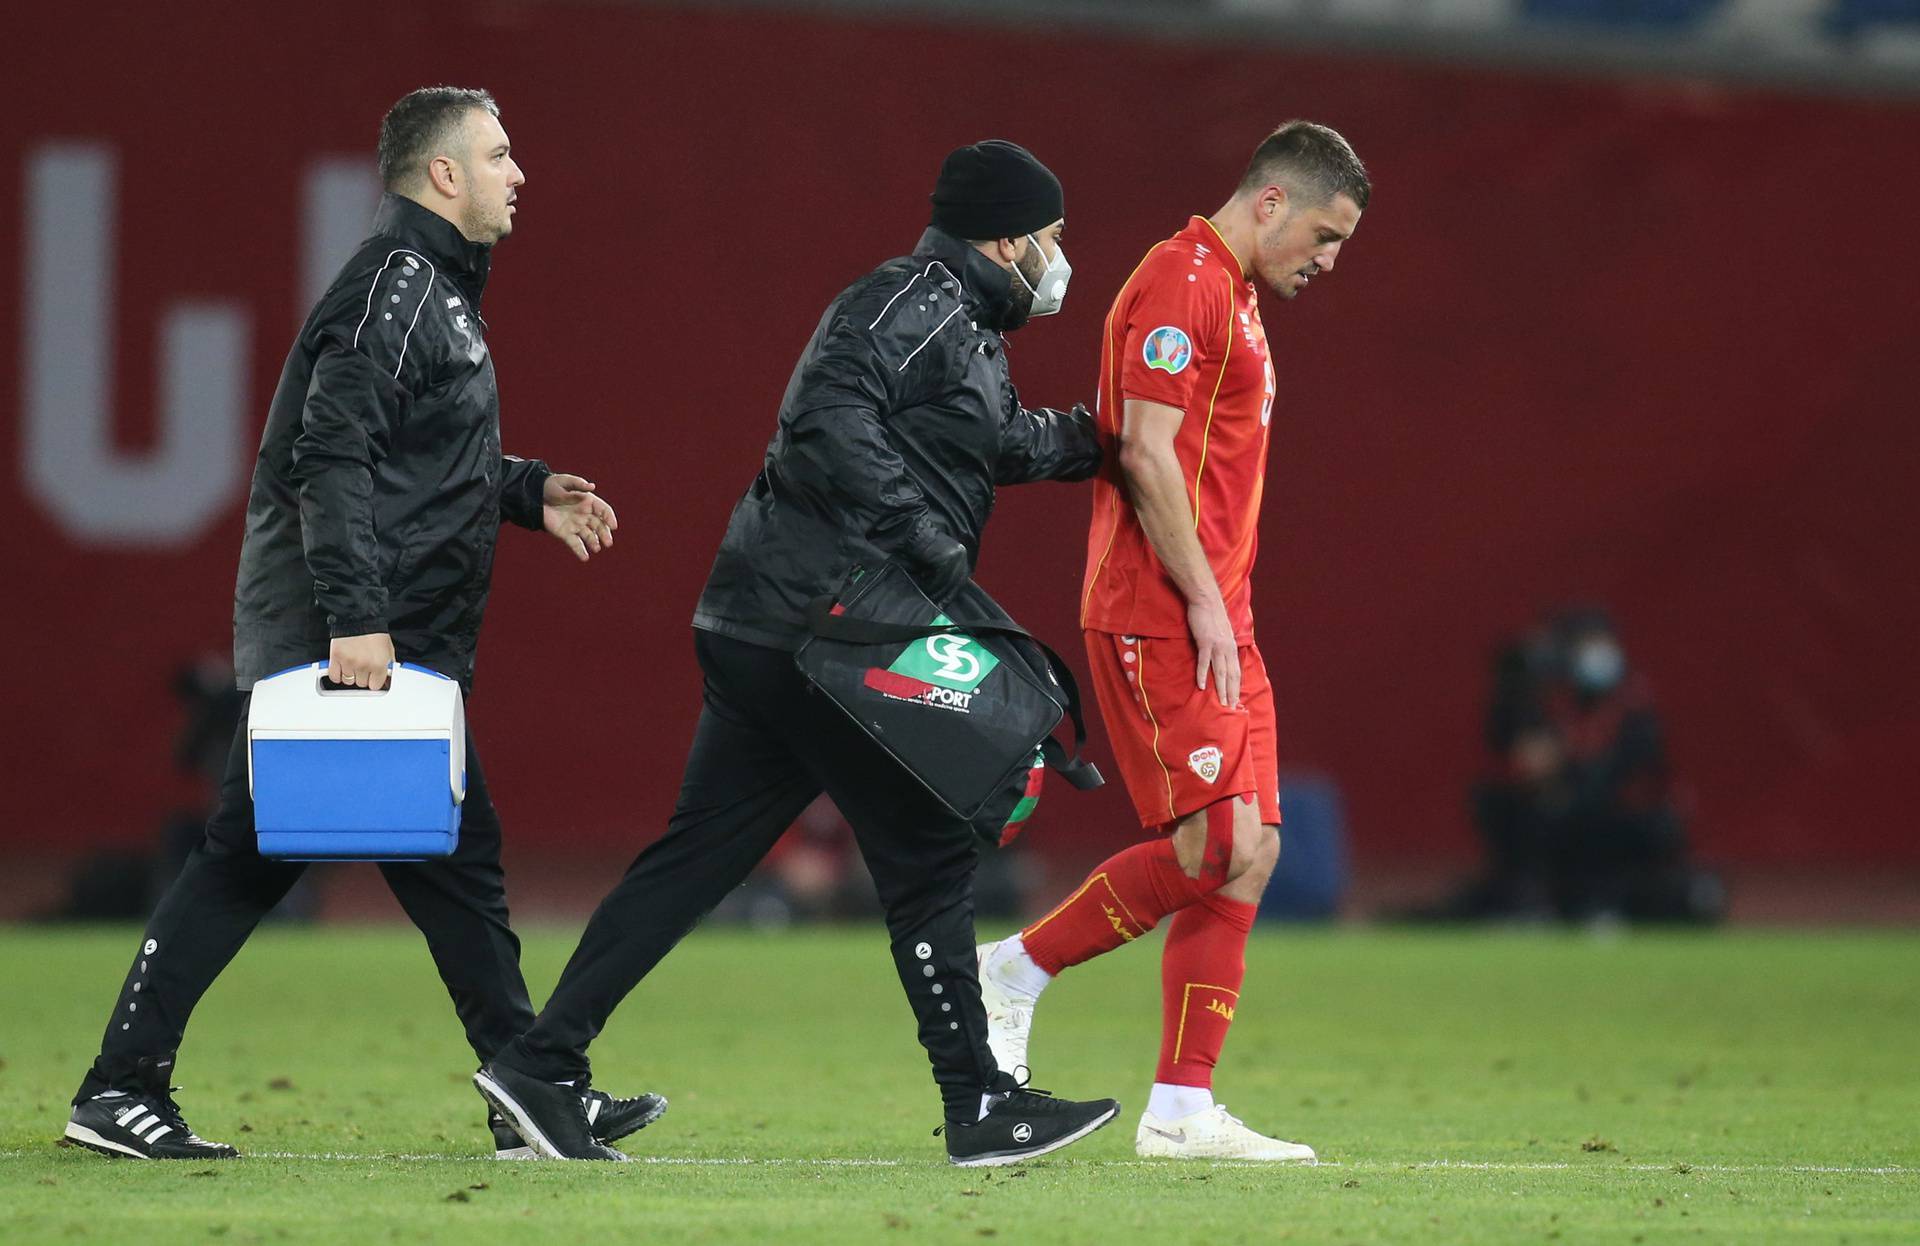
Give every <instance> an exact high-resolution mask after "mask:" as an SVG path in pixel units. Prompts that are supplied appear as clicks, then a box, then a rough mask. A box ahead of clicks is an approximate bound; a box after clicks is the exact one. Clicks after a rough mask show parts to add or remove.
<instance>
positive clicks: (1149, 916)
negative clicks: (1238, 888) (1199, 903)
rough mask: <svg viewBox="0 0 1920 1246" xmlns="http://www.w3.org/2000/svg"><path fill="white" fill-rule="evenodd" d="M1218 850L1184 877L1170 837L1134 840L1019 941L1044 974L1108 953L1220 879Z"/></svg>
mask: <svg viewBox="0 0 1920 1246" xmlns="http://www.w3.org/2000/svg"><path fill="white" fill-rule="evenodd" d="M1224 855H1225V854H1222V853H1217V852H1209V853H1207V854H1206V863H1205V864H1204V865H1203V866H1202V867H1201V870H1200V877H1198V878H1188V877H1187V875H1186V873H1185V871H1183V870H1182V869H1181V868H1180V862H1179V860H1178V859H1177V858H1176V857H1175V856H1174V851H1173V839H1172V837H1171V836H1169V837H1165V838H1162V839H1156V840H1152V841H1150V842H1148V843H1144V844H1135V845H1134V846H1133V847H1131V848H1128V849H1126V850H1125V851H1124V852H1118V853H1115V854H1114V855H1113V856H1111V857H1108V858H1107V859H1106V860H1105V861H1102V862H1101V863H1100V864H1099V865H1097V866H1095V867H1094V870H1093V873H1092V874H1089V875H1088V876H1087V881H1086V882H1084V883H1082V884H1080V889H1079V890H1078V891H1075V892H1074V893H1073V894H1072V895H1070V896H1068V897H1067V898H1066V899H1065V900H1064V901H1062V902H1061V904H1060V906H1059V907H1058V908H1056V909H1054V910H1053V912H1051V913H1048V914H1047V915H1046V916H1045V917H1042V918H1041V919H1040V920H1039V921H1037V922H1035V923H1033V925H1031V926H1028V927H1027V928H1026V929H1025V930H1022V931H1021V932H1020V941H1021V942H1022V943H1024V944H1025V945H1026V948H1027V955H1028V956H1031V957H1032V958H1033V963H1034V964H1036V965H1038V966H1040V968H1042V969H1044V970H1046V971H1047V972H1048V973H1059V972H1060V971H1061V970H1062V969H1065V968H1066V967H1067V966H1069V965H1078V964H1079V963H1080V962H1082V961H1088V960H1092V959H1093V958H1094V957H1096V956H1098V955H1100V954H1101V953H1102V952H1111V951H1112V950H1113V949H1114V948H1117V947H1119V946H1120V945H1121V944H1122V943H1131V942H1133V941H1134V940H1135V939H1138V938H1139V937H1140V936H1141V935H1143V934H1145V933H1147V931H1149V930H1152V929H1153V928H1154V927H1155V926H1156V925H1158V924H1159V923H1160V919H1161V918H1163V917H1165V916H1166V915H1167V914H1168V913H1171V912H1173V911H1174V910H1176V909H1183V908H1185V907H1186V906H1187V905H1190V904H1192V903H1193V902H1194V901H1195V900H1198V899H1200V898H1201V897H1202V896H1205V895H1208V894H1209V893H1211V892H1213V891H1215V890H1217V889H1218V888H1219V887H1220V885H1221V884H1222V883H1223V882H1225V881H1226V866H1227V863H1226V860H1225V859H1224ZM1216 858H1218V859H1216Z"/></svg>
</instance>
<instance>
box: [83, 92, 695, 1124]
mask: <svg viewBox="0 0 1920 1246" xmlns="http://www.w3.org/2000/svg"><path fill="white" fill-rule="evenodd" d="M380 173H381V180H382V181H383V182H384V183H385V185H386V190H387V193H386V194H385V195H384V196H382V198H381V200H380V207H379V210H378V212H377V213H376V214H375V216H374V219H373V236H372V237H370V238H368V239H367V240H366V241H365V242H364V243H362V244H361V245H360V249H359V251H358V252H357V253H356V254H355V255H354V257H353V258H352V259H350V260H348V261H347V264H346V266H345V267H344V268H342V269H341V270H340V272H339V274H338V275H337V276H336V277H335V278H334V280H333V282H332V284H331V285H330V286H329V287H328V289H327V292H326V294H325V295H323V296H322V297H321V299H320V302H319V303H318V305H316V306H315V307H314V309H313V311H312V312H311V313H310V314H309V315H308V317H307V321H306V324H305V325H304V326H302V328H301V330H300V336H299V338H298V340H297V341H295V342H294V345H293V349H292V350H291V351H290V352H288V355H287V362H286V367H285V369H284V370H283V371H282V373H281V376H280V384H279V386H278V388H277V389H276V390H275V391H274V395H273V403H272V406H271V407H270V409H269V411H268V414H267V425H266V429H265V431H264V433H263V434H262V436H261V441H260V454H259V458H258V461H257V462H256V463H255V465H254V472H253V486H252V490H251V493H250V494H249V496H248V499H247V523H246V536H245V538H244V540H243V542H242V544H241V547H240V572H239V577H238V582H237V585H236V587H235V589H234V605H233V648H234V668H235V672H236V674H237V676H238V678H239V684H240V687H241V688H243V689H251V688H252V687H253V685H254V682H255V681H257V680H260V679H265V678H266V677H268V676H269V675H273V674H275V673H276V672H279V671H283V670H285V669H287V668H288V667H292V666H299V665H303V664H305V663H309V662H318V661H320V660H321V659H325V660H326V662H327V674H328V676H329V677H330V678H331V679H333V680H334V681H336V682H338V683H343V684H351V685H354V686H357V687H362V688H367V689H371V690H374V691H378V690H379V689H381V688H382V687H384V686H385V683H386V680H387V667H388V663H390V662H392V661H394V660H395V659H396V656H397V657H398V658H399V659H401V660H404V661H408V662H414V663H418V664H419V665H422V666H427V667H430V668H432V669H434V670H436V671H439V672H440V673H441V674H443V675H447V676H450V677H452V678H454V679H458V680H459V681H460V682H461V684H462V686H463V687H465V688H467V689H468V690H471V688H472V684H473V664H474V648H475V644H476V642H477V640H478V638H479V632H480V619H481V614H482V612H483V611H484V610H485V609H486V603H487V590H488V585H489V582H490V579H491V574H492V568H493V551H494V542H495V538H496V537H497V535H498V533H499V529H500V523H501V521H502V520H508V521H511V522H513V523H515V524H518V525H520V526H521V527H524V528H531V529H533V530H534V531H536V532H538V531H540V530H542V529H544V530H545V531H547V532H548V533H550V534H552V535H553V536H554V537H556V538H558V539H559V540H560V541H562V542H563V543H564V544H565V545H566V546H567V547H568V548H569V549H570V550H571V551H572V552H573V554H574V556H575V557H577V558H580V559H582V560H585V559H586V558H588V557H590V556H591V555H592V554H595V553H598V552H600V551H601V550H602V549H604V548H606V547H607V546H609V545H610V544H612V541H613V529H614V526H615V519H614V514H613V509H612V508H611V507H610V506H608V505H607V504H606V503H605V502H604V501H602V500H601V499H600V498H599V497H598V496H596V495H595V494H594V492H593V488H594V486H593V485H592V483H590V482H589V481H586V480H583V479H581V478H580V477H578V476H567V475H556V474H554V473H553V472H551V471H550V470H549V469H548V468H547V465H546V464H545V463H541V462H538V461H533V460H523V459H518V458H514V457H512V456H511V455H506V454H503V453H502V452H501V449H500V396H499V392H498V391H497V390H496V389H495V387H494V376H493V360H492V358H491V356H490V355H489V354H488V351H487V343H486V338H485V331H486V322H485V321H483V320H482V319H481V318H480V298H481V294H482V292H483V290H484V289H485V286H486V281H487V270H488V265H489V263H490V260H491V256H492V250H493V244H494V243H495V242H497V241H499V240H500V239H502V238H504V237H506V236H507V234H509V233H510V232H512V229H513V216H514V212H515V210H516V209H515V207H514V199H515V198H516V195H517V191H518V188H519V187H520V185H521V184H522V183H523V182H524V181H525V178H524V177H523V176H522V174H521V172H520V168H519V166H518V165H517V164H515V163H514V160H513V156H512V154H511V151H510V149H509V147H508V144H507V135H506V131H505V130H503V129H502V128H501V126H500V120H499V112H498V109H497V108H496V106H495V105H494V102H493V98H492V97H491V96H490V95H488V94H487V93H486V92H484V91H469V90H461V89H459V88H455V87H428V88H425V89H422V90H419V91H415V92H413V93H411V94H410V95H408V96H406V97H405V98H403V99H402V100H400V102H399V103H397V104H395V105H394V106H393V108H392V109H391V110H390V111H389V112H388V113H387V115H386V117H385V119H384V120H383V121H382V122H381V125H380ZM466 759H467V791H466V799H465V801H464V803H463V805H462V809H461V822H460V842H459V846H458V848H457V849H456V850H455V851H454V853H453V855H452V856H450V857H447V858H445V859H441V860H434V861H420V862H388V863H383V864H382V866H381V871H382V873H383V874H385V876H386V880H387V884H388V886H389V887H391V888H392V890H393V894H394V896H395V898H396V899H398V900H399V901H400V905H401V907H402V908H404V909H405V910H406V913H407V916H408V917H409V918H411V919H412V920H413V923H414V925H416V926H418V927H419V928H420V932H421V934H423V935H424V936H426V940H427V946H428V948H429V949H430V950H431V951H432V953H433V959H434V964H435V965H436V966H437V967H438V969H439V971H440V977H441V980H442V981H444V982H445V983H446V987H447V993H448V994H449V995H450V996H451V997H452V1000H453V1004H454V1008H455V1011H456V1012H458V1013H459V1016H460V1021H461V1024H462V1025H463V1026H464V1027H465V1028H466V1034H467V1041H468V1043H469V1045H470V1046H472V1048H473V1051H474V1054H475V1056H476V1057H478V1058H479V1059H480V1060H483V1061H484V1060H487V1059H489V1058H491V1057H492V1056H493V1055H494V1053H495V1052H497V1051H498V1050H499V1049H500V1047H501V1045H502V1044H503V1043H505V1042H506V1041H507V1040H508V1039H510V1038H512V1037H513V1036H514V1035H515V1034H517V1033H519V1032H520V1031H521V1030H524V1029H525V1028H526V1027H527V1026H528V1025H529V1024H530V1023H531V1022H532V1020H533V1008H532V1005H531V1003H530V1001H529V1000H528V998H527V987H526V983H525V982H524V981H523V980H522V978H521V975H520V941H519V939H518V938H517V937H516V936H515V935H514V933H513V931H512V929H511V928H510V927H509V926H508V924H507V899H506V881H505V877H504V875H503V874H502V873H501V869H500V819H499V816H498V815H497V814H496V813H495V812H494V807H493V802H492V800H491V799H490V798H489V796H488V794H487V784H486V778H485V776H484V775H483V773H482V771H481V768H480V759H479V756H478V754H477V753H476V752H475V751H474V746H473V740H472V735H471V733H469V735H468V738H467V744H466ZM305 868H306V866H305V865H304V864H302V863H300V862H295V861H279V860H269V859H267V858H264V857H262V856H261V855H260V853H259V851H258V845H257V842H256V839H255V835H254V823H253V800H252V796H251V788H250V785H249V780H248V759H247V719H246V714H245V712H244V711H243V712H242V714H241V719H240V727H239V730H238V731H237V733H236V734H235V737H234V742H233V747H232V751H231V752H230V753H229V755H228V762H227V772H226V776H225V778H224V779H223V780H222V782H221V785H220V807H219V809H218V810H217V811H216V812H215V813H214V815H213V817H212V819H211V820H210V821H209V822H208V824H207V832H206V839H205V840H204V842H202V843H201V845H200V846H199V847H198V848H196V849H194V851H193V853H192V855H191V856H189V857H188V858H187V862H186V864H185V866H183V867H182V868H181V871H180V875H179V877H178V878H177V879H176V880H175V881H174V883H173V885H172V886H171V887H169V888H168V889H167V893H166V895H165V896H163V897H162V898H161V900H160V904H159V906H158V907H157V908H156V909H155V911H154V915H153V918H152V920H151V921H150V922H149V923H148V925H147V929H146V932H145V934H144V935H143V936H142V941H141V945H140V949H139V952H138V954H137V955H136V956H135V957H134V960H133V967H132V968H131V969H130V970H129V971H128V973H127V977H126V981H125V982H124V983H123V985H122V986H121V990H120V995H119V998H118V999H117V1001H116V1002H115V1004H114V1009H113V1015H112V1017H111V1018H110V1019H109V1021H108V1023H107V1030H106V1035H105V1037H104V1038H103V1039H102V1040H101V1048H100V1055H99V1057H98V1058H97V1059H96V1060H95V1061H94V1064H93V1067H92V1068H91V1069H90V1070H88V1073H87V1077H86V1080H85V1082H84V1083H83V1084H82V1085H81V1087H80V1091H79V1093H78V1094H77V1095H75V1097H74V1108H73V1113H72V1116H71V1117H70V1118H69V1120H68V1122H67V1128H66V1136H67V1137H68V1138H69V1139H70V1140H72V1141H73V1142H75V1143H78V1144H79V1145H81V1146H84V1147H88V1148H89V1149H92V1150H95V1151H100V1152H103V1153H105V1154H108V1155H119V1156H127V1157H131V1158H138V1159H225V1158H229V1157H231V1156H233V1155H234V1154H235V1151H234V1149H233V1148H232V1147H230V1146H227V1145H225V1144H223V1143H218V1142H208V1141H206V1140H205V1139H202V1138H200V1137H198V1136H197V1135H196V1134H194V1132H193V1131H192V1130H191V1129H189V1128H188V1127H187V1124H186V1122H185V1121H184V1120H183V1119H182V1118H181V1115H180V1109H179V1107H178V1106H177V1105H176V1104H175V1103H174V1101H173V1096H172V1087H170V1086H169V1084H168V1079H169V1076H170V1074H171V1073H172V1070H173V1062H174V1053H175V1050H176V1049H177V1048H178V1047H179V1045H180V1040H181V1037H182V1035H183V1034H184V1032H185V1030H186V1026H187V1019H188V1017H189V1016H190V1015H191V1013H192V1012H193V1008H194V1005H195V1004H196V1003H198V1002H199V1000H200V997H201V995H202V994H204V993H205V992H206V990H207V988H208V987H209V986H211V985H212V984H213V980H214V979H215V978H216V977H218V976H219V974H220V971H221V970H223V969H225V968H226V966H227V964H228V962H229V961H231V960H232V959H233V957H234V955H235V954H236V953H237V952H238V951H239V950H240V947H241V945H242V944H243V943H245V942H246V939H247V936H248V935H250V934H251V933H252V932H253V928H254V926H255V925H256V924H258V922H259V921H260V919H261V918H262V917H264V916H265V915H266V913H267V911H268V910H270V909H271V908H273V906H274V905H275V904H277V903H279V901H280V898H281V897H282V896H284V895H285V894H286V893H287V890H288V888H290V887H292V886H293V884H294V882H295V881H296V880H297V879H298V878H299V877H300V875H301V873H302V872H303V871H304V870H305ZM665 1107H666V1103H665V1101H664V1100H662V1099H660V1098H659V1097H658V1096H656V1095H642V1096H639V1097H638V1098H633V1099H613V1098H610V1097H609V1096H606V1095H598V1094H597V1095H596V1096H595V1097H594V1099H593V1100H591V1101H590V1102H589V1103H588V1105H587V1107H586V1108H585V1109H583V1110H590V1111H591V1112H592V1113H593V1116H594V1125H595V1133H596V1135H597V1137H598V1138H600V1139H601V1140H603V1141H611V1140H613V1139H614V1138H618V1137H620V1136H622V1135H624V1134H627V1133H631V1132H632V1131H633V1130H635V1129H638V1128H640V1127H641V1126H642V1125H645V1124H647V1123H648V1122H650V1121H651V1120H653V1119H654V1118H655V1117H657V1116H659V1114H660V1113H661V1112H662V1111H664V1110H665ZM489 1123H490V1124H491V1125H492V1126H493V1140H494V1150H495V1153H496V1154H498V1155H501V1156H503V1157H513V1158H520V1157H522V1155H523V1153H524V1152H525V1151H526V1147H525V1146H524V1145H523V1143H522V1142H521V1140H520V1139H519V1138H518V1137H516V1136H515V1135H514V1133H513V1131H512V1130H511V1129H510V1128H509V1127H508V1126H507V1125H506V1123H505V1122H504V1121H503V1120H501V1119H500V1118H499V1117H498V1116H497V1115H496V1116H493V1117H492V1118H491V1119H490V1121H489Z"/></svg>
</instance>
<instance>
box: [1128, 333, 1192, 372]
mask: <svg viewBox="0 0 1920 1246" xmlns="http://www.w3.org/2000/svg"><path fill="white" fill-rule="evenodd" d="M1140 354H1141V357H1142V358H1144V359H1145V360H1146V361H1147V366H1148V367H1149V368H1158V369H1159V370H1160V371H1162V372H1164V373H1166V374H1167V375H1168V376H1177V375H1179V374H1180V373H1182V372H1184V371H1186V369H1187V365H1188V364H1190V363H1192V362H1193V341H1192V339H1191V338H1189V337H1188V336H1187V334H1186V330H1184V329H1176V328H1175V327H1174V326H1172V325H1170V324H1163V325H1161V326H1160V327H1159V328H1157V329H1155V330H1154V331H1153V332H1152V333H1149V334H1147V340H1146V343H1145V344H1144V345H1142V346H1141V348H1140Z"/></svg>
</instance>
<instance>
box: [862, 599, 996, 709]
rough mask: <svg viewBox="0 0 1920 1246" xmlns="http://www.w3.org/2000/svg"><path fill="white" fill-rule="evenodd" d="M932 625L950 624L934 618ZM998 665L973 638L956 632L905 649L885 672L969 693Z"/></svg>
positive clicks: (950, 620)
mask: <svg viewBox="0 0 1920 1246" xmlns="http://www.w3.org/2000/svg"><path fill="white" fill-rule="evenodd" d="M933 621H934V622H935V623H939V624H946V623H951V622H953V620H952V619H949V618H948V617H947V616H946V615H944V614H942V615H936V616H935V617H934V620H933ZM998 665H1000V659H999V658H996V657H994V656H993V654H991V653H989V652H987V648H986V646H985V645H982V644H981V643H980V642H979V641H977V640H975V639H974V638H973V637H971V636H962V635H960V634H959V633H958V632H942V633H940V634H939V635H937V636H929V637H927V638H926V639H925V640H916V641H914V642H913V643H912V644H910V645H908V646H907V647H906V649H905V650H904V651H903V652H902V653H901V654H900V656H899V657H898V658H895V659H894V662H893V665H892V666H889V667H888V668H887V669H888V670H890V671H892V672H893V673H894V674H896V675H905V676H907V677H909V678H911V679H918V680H921V681H922V682H925V683H929V684H937V685H939V686H940V687H942V688H951V689H953V690H954V691H956V692H972V691H973V690H974V689H975V688H978V687H979V686H980V684H981V682H982V681H983V680H985V679H986V677H987V676H989V675H991V674H993V668H994V667H996V666H998Z"/></svg>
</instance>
